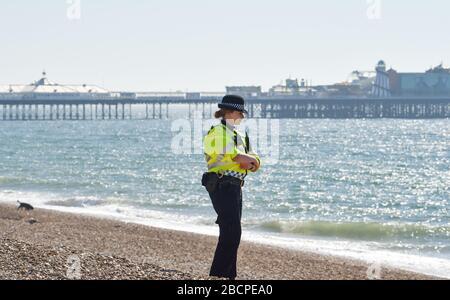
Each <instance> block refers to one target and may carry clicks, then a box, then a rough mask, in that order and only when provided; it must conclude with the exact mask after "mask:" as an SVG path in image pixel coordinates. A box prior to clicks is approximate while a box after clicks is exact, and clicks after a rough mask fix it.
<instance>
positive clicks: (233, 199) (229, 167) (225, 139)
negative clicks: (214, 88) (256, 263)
mask: <svg viewBox="0 0 450 300" xmlns="http://www.w3.org/2000/svg"><path fill="white" fill-rule="evenodd" d="M219 108H220V110H219V111H217V112H216V113H215V117H216V118H217V119H221V122H220V124H219V125H217V126H214V127H212V128H211V130H210V131H209V133H208V135H207V136H206V137H205V139H204V151H205V158H206V162H207V164H208V172H207V173H205V174H204V175H203V179H202V183H203V185H204V186H205V187H206V189H207V190H208V192H209V195H210V197H211V201H212V204H213V207H214V210H215V211H216V213H217V216H218V217H217V221H216V224H218V225H219V228H220V236H219V242H218V244H217V249H216V252H215V255H214V260H213V263H212V266H211V271H210V276H214V277H220V278H228V279H231V280H234V279H235V278H236V275H237V270H236V263H237V253H238V248H239V244H240V241H241V233H242V230H241V216H242V187H243V186H244V179H245V177H246V176H247V175H248V173H249V172H250V173H252V172H257V171H258V170H259V168H260V165H261V160H260V158H259V156H258V155H257V154H256V153H255V152H253V150H252V148H251V145H250V139H249V137H248V134H246V136H245V137H243V136H242V135H241V134H240V133H239V132H238V131H237V130H236V128H235V126H236V125H239V124H240V122H241V120H242V119H244V114H245V113H247V111H246V110H245V103H244V99H243V98H242V97H240V96H234V95H227V96H225V97H224V98H223V100H222V102H221V103H220V104H219Z"/></svg>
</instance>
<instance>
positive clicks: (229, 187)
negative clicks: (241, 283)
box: [209, 181, 242, 279]
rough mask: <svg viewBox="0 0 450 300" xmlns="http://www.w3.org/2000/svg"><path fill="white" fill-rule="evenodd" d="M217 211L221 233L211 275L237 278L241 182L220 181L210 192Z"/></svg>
mask: <svg viewBox="0 0 450 300" xmlns="http://www.w3.org/2000/svg"><path fill="white" fill-rule="evenodd" d="M209 195H210V197H211V201H212V204H213V206H214V210H215V211H216V213H217V221H216V224H218V225H219V228H220V235H219V242H218V244H217V248H216V253H215V255H214V260H213V263H212V266H211V271H210V274H209V275H210V276H216V277H221V278H232V279H234V278H236V275H237V269H236V263H237V254H238V249H239V245H240V243H241V234H242V229H241V217H242V187H241V186H240V185H239V184H236V183H234V182H233V183H232V182H227V181H224V182H222V181H219V184H218V186H217V188H216V190H215V191H214V192H213V193H210V194H209Z"/></svg>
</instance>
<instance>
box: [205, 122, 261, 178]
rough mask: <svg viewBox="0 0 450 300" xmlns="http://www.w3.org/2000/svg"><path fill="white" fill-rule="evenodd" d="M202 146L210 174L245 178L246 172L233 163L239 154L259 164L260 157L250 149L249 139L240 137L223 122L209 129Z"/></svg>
mask: <svg viewBox="0 0 450 300" xmlns="http://www.w3.org/2000/svg"><path fill="white" fill-rule="evenodd" d="M203 146H204V152H205V160H206V162H207V164H208V172H210V173H218V174H225V175H231V176H235V175H237V176H235V177H239V178H243V177H245V176H246V175H247V173H248V171H247V170H245V169H242V168H241V167H240V165H239V163H236V162H234V161H233V159H234V158H236V156H238V155H239V154H247V155H251V156H253V157H255V158H256V159H257V160H258V162H259V163H261V159H260V157H259V156H258V154H256V153H255V152H254V151H253V149H252V147H251V144H250V142H249V138H247V137H246V138H244V137H242V135H241V134H240V133H239V132H238V131H237V130H235V129H232V128H230V127H229V126H227V125H226V123H224V122H222V123H221V124H220V125H217V126H214V127H213V128H211V130H210V131H209V132H208V134H207V135H206V137H205V139H204V142H203Z"/></svg>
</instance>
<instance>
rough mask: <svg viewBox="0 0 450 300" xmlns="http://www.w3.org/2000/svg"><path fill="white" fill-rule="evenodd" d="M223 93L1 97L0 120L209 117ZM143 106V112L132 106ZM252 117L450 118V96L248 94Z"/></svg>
mask: <svg viewBox="0 0 450 300" xmlns="http://www.w3.org/2000/svg"><path fill="white" fill-rule="evenodd" d="M219 101H220V98H219V97H212V98H199V99H185V98H182V97H161V98H158V97H142V98H123V97H121V98H111V99H92V98H87V99H76V100H65V99H64V100H57V99H56V100H55V99H51V100H48V99H47V100H46V99H17V98H15V99H4V98H3V99H0V121H38V120H48V121H51V120H129V119H169V118H170V108H171V106H173V105H175V104H184V105H186V106H187V108H188V112H187V117H189V118H192V117H193V115H194V112H196V113H197V114H198V113H199V112H200V114H201V116H202V117H203V118H211V112H214V111H215V110H216V109H217V103H218V102H219ZM142 105H144V106H145V112H144V115H143V116H142V113H141V115H140V116H137V115H136V114H135V113H134V111H135V109H136V106H142ZM247 109H248V111H249V117H250V118H269V119H270V118H276V119H288V118H292V119H377V118H397V119H437V118H450V98H430V97H428V98H359V99H356V98H324V99H320V98H280V99H276V98H258V99H248V100H247Z"/></svg>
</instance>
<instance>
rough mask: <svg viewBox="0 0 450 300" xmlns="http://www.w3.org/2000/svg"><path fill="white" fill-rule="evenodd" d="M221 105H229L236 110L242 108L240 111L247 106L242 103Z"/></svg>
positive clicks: (224, 104)
mask: <svg viewBox="0 0 450 300" xmlns="http://www.w3.org/2000/svg"><path fill="white" fill-rule="evenodd" d="M221 105H222V106H227V107H230V108H233V109H236V110H240V111H243V110H245V106H244V105H242V104H234V103H222V104H221Z"/></svg>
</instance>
